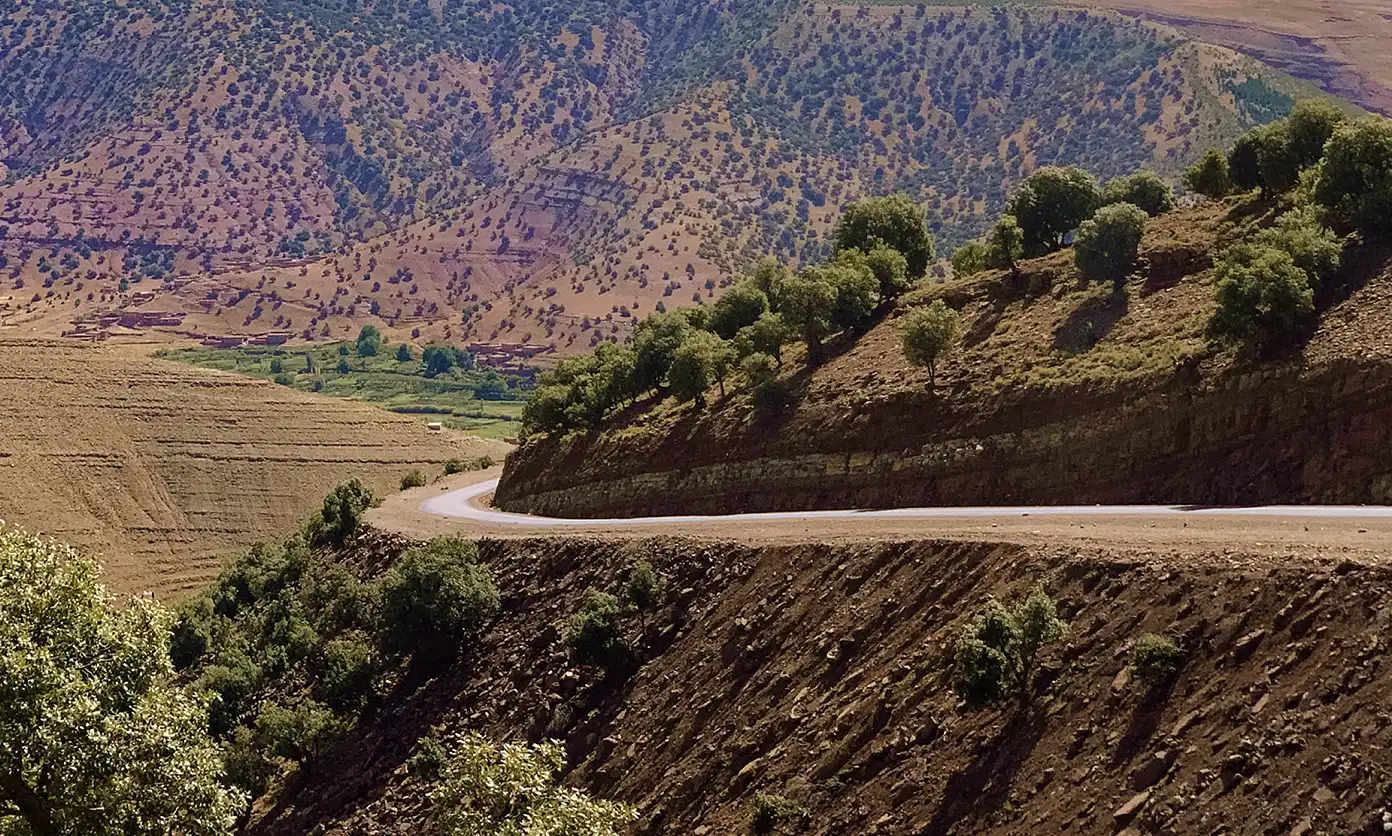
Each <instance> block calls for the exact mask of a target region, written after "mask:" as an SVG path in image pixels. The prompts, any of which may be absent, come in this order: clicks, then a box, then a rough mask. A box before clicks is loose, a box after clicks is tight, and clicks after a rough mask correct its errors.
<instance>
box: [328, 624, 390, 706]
mask: <svg viewBox="0 0 1392 836" xmlns="http://www.w3.org/2000/svg"><path fill="white" fill-rule="evenodd" d="M376 672H377V667H376V648H375V647H374V646H373V643H372V641H371V640H370V639H369V638H368V636H367V634H366V633H348V634H345V635H343V636H340V637H338V638H336V639H331V640H330V641H328V642H327V643H325V645H324V666H323V670H322V671H321V672H320V674H319V678H318V679H317V680H315V682H314V696H315V698H316V699H318V700H320V701H321V702H323V703H324V704H325V705H327V706H328V707H329V708H331V709H333V711H334V712H335V713H338V714H342V713H344V712H347V711H352V710H354V709H356V708H358V706H360V705H362V700H363V696H364V695H365V694H366V693H367V690H368V688H370V687H371V685H372V677H373V676H374V675H375V674H376Z"/></svg>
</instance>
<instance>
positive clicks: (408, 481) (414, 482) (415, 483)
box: [401, 470, 425, 491]
mask: <svg viewBox="0 0 1392 836" xmlns="http://www.w3.org/2000/svg"><path fill="white" fill-rule="evenodd" d="M424 486H425V474H424V473H421V472H420V471H419V470H412V471H411V472H410V473H407V474H406V475H405V476H402V477H401V489H402V490H403V491H405V490H410V489H411V488H421V487H424Z"/></svg>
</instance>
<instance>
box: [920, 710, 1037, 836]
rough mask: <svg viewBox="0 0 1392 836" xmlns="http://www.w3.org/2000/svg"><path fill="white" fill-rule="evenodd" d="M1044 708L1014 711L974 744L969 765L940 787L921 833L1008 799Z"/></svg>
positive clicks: (987, 811) (945, 828) (943, 829)
mask: <svg viewBox="0 0 1392 836" xmlns="http://www.w3.org/2000/svg"><path fill="white" fill-rule="evenodd" d="M1044 726H1045V719H1044V712H1043V711H1042V710H1041V709H1039V708H1037V707H1036V708H1033V709H1031V710H1030V711H1028V712H1024V711H1016V712H1014V713H1013V714H1012V715H1011V718H1010V720H1009V722H1007V723H1006V724H1005V726H1003V727H1002V728H1001V729H1000V731H999V732H998V733H997V734H996V736H995V738H994V739H993V740H992V741H991V742H990V743H987V744H985V745H983V746H980V747H978V748H977V750H976V752H975V753H974V757H973V759H972V762H971V765H970V766H967V767H966V768H964V769H960V770H958V771H957V772H955V773H953V775H952V777H950V778H948V779H947V786H945V787H944V788H943V802H942V806H940V807H939V808H938V811H937V812H936V813H934V814H933V820H932V821H931V822H929V824H928V826H927V827H926V828H924V829H923V831H922V832H923V833H949V832H952V831H953V828H954V827H956V825H957V824H958V823H960V822H962V821H964V820H966V819H968V818H977V819H980V818H982V817H985V816H989V815H991V814H992V813H995V812H996V811H998V810H999V809H1000V808H1001V806H1002V805H1003V804H1005V802H1006V801H1007V800H1008V799H1009V797H1010V791H1011V787H1012V786H1013V785H1014V783H1015V775H1016V773H1018V772H1019V771H1020V767H1021V766H1023V765H1024V763H1025V761H1026V760H1027V759H1029V756H1030V754H1031V753H1032V752H1033V751H1034V747H1035V746H1037V745H1038V744H1039V739H1040V738H1041V737H1042V736H1043V734H1044Z"/></svg>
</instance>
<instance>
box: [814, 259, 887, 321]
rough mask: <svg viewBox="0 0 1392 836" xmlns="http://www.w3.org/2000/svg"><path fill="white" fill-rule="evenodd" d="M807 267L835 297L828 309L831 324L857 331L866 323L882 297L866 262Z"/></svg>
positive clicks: (876, 281)
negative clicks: (833, 292) (816, 271)
mask: <svg viewBox="0 0 1392 836" xmlns="http://www.w3.org/2000/svg"><path fill="white" fill-rule="evenodd" d="M811 269H816V270H818V271H819V274H820V276H821V278H822V280H823V281H826V282H827V283H828V284H830V285H831V286H832V288H833V289H834V290H835V291H836V301H835V303H834V304H833V306H832V310H831V324H832V327H833V328H835V329H836V330H838V331H859V330H860V329H862V328H864V327H866V326H867V325H869V324H870V322H871V319H872V317H874V315H875V309H876V308H878V307H879V306H880V302H881V301H882V299H881V296H880V282H879V279H877V278H876V277H875V274H874V273H872V272H871V271H870V268H869V267H868V266H865V265H863V264H853V263H845V262H838V263H835V264H831V265H828V266H826V267H821V268H811Z"/></svg>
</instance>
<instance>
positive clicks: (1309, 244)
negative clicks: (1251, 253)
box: [1255, 209, 1344, 286]
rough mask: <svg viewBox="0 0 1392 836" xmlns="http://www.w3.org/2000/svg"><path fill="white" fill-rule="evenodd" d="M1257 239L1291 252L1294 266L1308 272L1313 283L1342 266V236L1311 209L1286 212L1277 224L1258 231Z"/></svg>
mask: <svg viewBox="0 0 1392 836" xmlns="http://www.w3.org/2000/svg"><path fill="white" fill-rule="evenodd" d="M1255 242H1256V243H1257V244H1259V245H1262V246H1267V247H1271V248H1273V249H1277V250H1281V251H1282V252H1285V253H1287V254H1289V255H1290V257H1291V260H1293V261H1294V262H1295V266H1296V267H1299V268H1300V269H1301V270H1304V271H1305V272H1306V274H1308V275H1309V277H1310V284H1311V285H1312V286H1315V285H1318V284H1319V283H1320V282H1321V281H1323V280H1324V279H1327V278H1329V277H1330V276H1332V275H1333V274H1334V272H1335V271H1336V270H1338V269H1339V262H1340V260H1341V258H1342V254H1343V249H1344V247H1343V242H1341V241H1340V240H1339V236H1337V235H1335V234H1334V231H1333V230H1331V229H1329V228H1328V227H1326V226H1324V225H1323V224H1321V223H1320V222H1319V220H1318V219H1316V217H1315V213H1314V212H1313V211H1312V210H1310V209H1302V210H1296V211H1293V212H1287V213H1285V214H1284V215H1282V216H1281V217H1279V218H1277V219H1276V224H1275V225H1274V226H1272V227H1271V228H1269V229H1264V230H1262V231H1261V232H1260V233H1258V234H1257V236H1256V239H1255Z"/></svg>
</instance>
